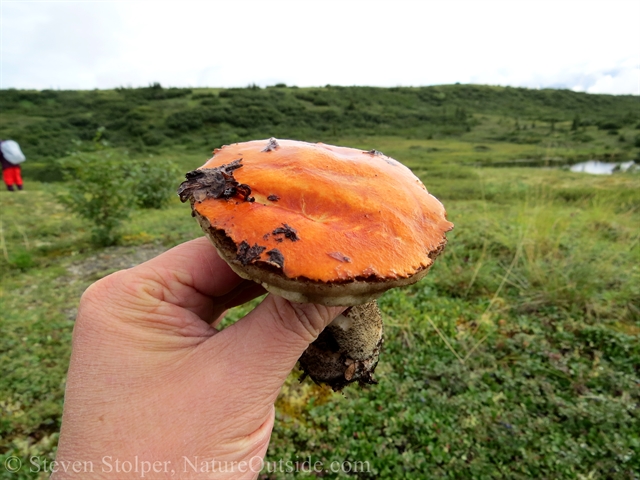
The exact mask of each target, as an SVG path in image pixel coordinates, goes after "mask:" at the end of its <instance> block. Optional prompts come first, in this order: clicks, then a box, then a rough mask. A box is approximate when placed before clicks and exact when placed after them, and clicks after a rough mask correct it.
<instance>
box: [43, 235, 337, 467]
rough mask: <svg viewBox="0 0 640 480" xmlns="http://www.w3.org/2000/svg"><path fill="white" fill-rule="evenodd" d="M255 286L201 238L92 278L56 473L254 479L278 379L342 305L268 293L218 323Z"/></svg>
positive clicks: (257, 291) (78, 329)
mask: <svg viewBox="0 0 640 480" xmlns="http://www.w3.org/2000/svg"><path fill="white" fill-rule="evenodd" d="M262 293H264V290H263V289H262V287H260V286H259V285H258V284H255V283H253V282H249V281H245V280H242V279H241V278H240V277H238V276H237V275H236V274H235V273H233V271H232V270H231V269H230V268H229V266H228V265H227V264H226V263H225V262H224V261H223V260H222V259H220V258H219V257H218V255H217V253H216V250H215V248H214V247H213V246H212V245H211V244H210V243H209V241H208V240H207V239H206V238H200V239H197V240H193V241H190V242H187V243H184V244H182V245H179V246H178V247H175V248H173V249H172V250H169V251H168V252H166V253H164V254H162V255H160V256H158V257H157V258H155V259H153V260H150V261H148V262H146V263H144V264H142V265H139V266H137V267H135V268H132V269H129V270H123V271H120V272H117V273H114V274H112V275H109V276H108V277H105V278H104V279H102V280H100V281H98V282H96V283H95V284H93V285H92V286H91V287H89V289H87V291H86V292H85V293H84V295H83V296H82V300H81V302H80V308H79V311H78V317H77V320H76V325H75V329H74V333H73V351H72V355H71V363H70V366H69V373H68V377H67V387H66V394H65V405H64V414H63V418H62V431H61V436H60V441H59V446H58V453H57V458H56V461H57V464H56V467H57V468H56V470H57V472H56V473H54V475H53V476H52V478H54V479H61V478H75V477H78V478H117V479H124V478H129V477H131V478H140V477H141V473H142V470H147V471H146V472H145V474H144V477H145V478H164V477H171V476H173V477H174V478H216V479H218V478H233V479H242V478H255V477H257V475H258V471H259V469H260V466H261V464H260V461H259V460H260V459H262V458H263V457H264V455H265V453H266V450H267V447H268V444H269V439H270V435H271V430H272V428H273V422H274V401H275V400H276V397H277V396H278V393H279V391H280V388H281V387H282V384H283V383H284V381H285V379H286V377H287V375H288V374H289V372H290V371H291V369H292V368H293V367H294V366H295V364H296V362H297V360H298V358H299V357H300V355H301V354H302V352H303V351H304V350H305V349H306V348H307V346H308V345H309V344H310V343H311V342H313V341H314V340H315V339H316V337H317V336H318V334H319V333H320V332H321V331H322V329H323V328H324V327H325V326H326V325H327V324H329V323H330V322H331V321H332V320H333V319H334V318H335V317H336V316H338V315H339V314H340V313H341V312H342V311H343V310H344V308H342V307H324V306H320V305H311V304H305V305H303V304H294V303H290V302H288V301H286V300H284V299H282V298H280V297H276V296H272V295H269V296H267V297H266V298H265V300H264V301H263V302H262V303H261V304H260V305H259V306H258V307H257V308H256V309H255V310H253V311H252V312H251V313H250V314H248V315H247V316H246V317H244V318H243V319H241V320H239V321H238V322H237V323H235V324H234V325H232V326H230V327H228V328H225V329H224V330H222V331H218V330H217V329H216V325H217V324H218V323H219V322H220V321H221V320H222V318H223V317H224V314H225V312H226V310H227V309H228V308H231V307H233V306H236V305H240V304H242V303H245V302H247V301H249V300H251V299H253V298H255V297H257V296H259V295H261V294H262ZM256 457H257V458H256ZM212 460H213V461H215V462H220V463H211V462H212ZM187 461H188V462H189V463H187ZM73 462H82V463H81V464H73ZM88 462H90V463H88ZM125 462H130V463H129V464H126V463H125ZM143 462H147V463H143ZM154 462H155V463H154ZM225 462H226V463H225ZM242 462H246V463H244V464H243V463H242ZM251 462H252V463H251ZM192 465H196V466H197V467H198V469H197V470H196V471H194V468H192ZM216 465H218V467H219V469H218V470H217V471H216V472H215V473H204V472H203V470H204V469H205V468H207V469H211V467H212V466H214V467H215V466H216ZM65 466H66V467H65ZM74 466H77V467H78V468H77V469H76V470H79V472H78V473H74V472H73V470H74V468H73V467H74ZM89 466H90V467H92V471H93V473H90V474H88V470H87V467H89ZM118 466H119V471H117V467H118ZM127 468H130V469H131V472H129V473H128V474H127V472H126V469H127ZM223 468H226V472H225V471H220V470H222V469H223ZM134 469H136V470H137V471H133V470H134ZM65 470H66V471H65ZM243 470H244V471H243ZM74 476H75V477H74Z"/></svg>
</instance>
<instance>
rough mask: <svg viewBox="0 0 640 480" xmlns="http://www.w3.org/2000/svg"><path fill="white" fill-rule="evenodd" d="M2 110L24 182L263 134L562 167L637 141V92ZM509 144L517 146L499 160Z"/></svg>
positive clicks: (135, 93)
mask: <svg viewBox="0 0 640 480" xmlns="http://www.w3.org/2000/svg"><path fill="white" fill-rule="evenodd" d="M0 110H1V111H2V116H1V117H0V138H13V139H15V140H16V141H18V142H19V143H20V144H21V145H23V147H24V150H25V153H26V155H27V157H28V158H30V159H31V160H33V161H34V162H32V163H30V164H27V165H26V166H25V168H26V171H27V174H28V175H29V174H32V173H33V175H36V172H38V168H43V167H41V166H38V165H36V163H37V162H38V161H41V160H44V159H50V158H57V157H61V156H64V155H65V154H66V153H67V152H69V151H77V150H83V149H87V148H91V146H92V144H93V142H94V141H100V142H103V143H108V144H109V145H111V146H114V147H122V148H126V149H128V150H129V151H130V152H131V153H133V154H134V155H135V154H149V153H156V154H157V153H159V152H161V151H163V150H166V149H171V150H175V149H179V148H184V149H188V150H191V151H199V152H203V153H205V154H207V153H209V152H210V151H211V148H212V146H215V145H222V144H226V143H231V142H234V141H240V140H249V139H252V138H268V137H270V136H275V137H283V138H284V137H286V138H303V139H306V140H309V141H325V142H331V141H334V142H335V141H336V140H337V139H338V138H344V137H355V136H364V137H380V136H393V137H398V136H400V137H403V138H407V139H416V140H432V139H433V140H440V141H442V140H447V139H451V138H456V139H458V140H460V141H462V142H466V143H470V144H472V145H471V147H473V146H474V145H475V147H476V149H475V150H472V154H471V155H469V154H468V153H469V152H464V153H463V154H462V155H461V156H460V158H456V160H461V161H465V162H474V161H483V162H484V161H493V160H496V158H495V157H494V156H493V155H491V154H487V153H486V152H490V151H492V150H493V149H494V148H495V149H496V150H498V151H499V152H500V158H507V159H512V158H514V156H515V158H519V157H518V156H526V157H527V158H538V159H540V158H545V157H548V156H549V154H550V150H553V152H552V153H553V154H554V155H557V156H560V157H562V158H568V159H578V158H588V157H593V156H596V157H599V158H603V157H606V158H616V159H628V158H633V157H635V156H637V155H638V154H637V151H635V150H634V144H635V143H638V142H640V141H639V140H637V138H640V137H637V135H638V133H640V131H639V130H638V127H639V126H640V113H639V112H640V98H639V97H637V96H631V95H627V96H613V95H588V94H585V93H576V92H571V91H568V90H527V89H522V88H508V87H507V88H502V87H488V86H480V85H447V86H439V87H422V88H370V87H336V86H326V87H324V88H304V89H302V88H293V87H284V86H279V87H278V86H276V87H271V88H265V89H261V88H257V87H248V88H242V89H228V90H216V89H193V90H192V89H178V88H168V89H167V88H162V87H161V86H160V85H158V84H155V85H152V86H150V87H148V88H140V89H126V88H122V89H116V90H111V91H98V90H95V91H57V90H44V91H41V92H36V91H21V90H0ZM505 143H508V144H515V145H519V146H520V148H517V149H511V150H510V151H509V152H503V151H502V150H503V146H504V144H505ZM479 144H482V145H479ZM30 170H33V172H31V171H30ZM47 174H48V175H49V176H50V177H51V175H53V174H52V172H51V171H48V172H47ZM39 178H40V179H42V180H46V179H47V176H46V175H44V176H43V175H40V177H39Z"/></svg>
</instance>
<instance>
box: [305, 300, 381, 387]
mask: <svg viewBox="0 0 640 480" xmlns="http://www.w3.org/2000/svg"><path fill="white" fill-rule="evenodd" d="M382 330H383V329H382V317H381V315H380V309H379V308H378V304H377V302H376V301H373V302H369V303H365V304H363V305H356V306H354V307H350V308H349V309H347V310H346V311H345V312H344V313H342V314H341V315H338V317H336V318H335V319H334V320H333V322H331V323H330V324H329V325H328V326H327V328H325V329H324V331H323V332H322V333H321V334H320V335H319V336H318V338H317V339H316V341H315V342H313V343H312V344H311V345H309V347H308V348H307V350H305V352H304V353H303V354H302V356H301V357H300V366H301V367H302V370H303V371H304V373H305V375H308V376H309V377H311V379H312V380H313V381H314V382H316V383H326V384H328V385H329V386H331V388H333V389H334V390H336V391H337V390H341V389H342V388H344V387H345V386H346V385H348V384H349V383H352V382H355V381H357V382H359V383H360V384H361V385H364V384H375V383H377V382H376V381H375V380H374V379H373V371H374V370H375V368H376V365H378V355H379V354H380V348H381V347H382Z"/></svg>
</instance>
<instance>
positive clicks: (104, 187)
mask: <svg viewBox="0 0 640 480" xmlns="http://www.w3.org/2000/svg"><path fill="white" fill-rule="evenodd" d="M58 163H59V165H60V169H61V171H62V172H63V175H64V178H65V180H66V181H67V183H68V190H67V192H66V193H63V194H59V195H58V197H57V198H58V200H59V201H60V202H61V203H62V204H63V205H64V206H65V207H67V208H68V209H69V210H70V211H72V212H73V213H75V214H76V215H78V216H79V217H81V218H83V219H84V220H86V221H88V222H90V223H91V224H92V227H91V240H92V242H93V243H94V244H96V245H98V246H109V245H115V244H117V243H118V242H119V240H120V233H119V231H118V230H119V227H120V225H121V223H122V222H123V221H124V220H125V219H127V218H128V217H129V215H130V213H131V208H132V193H131V192H132V190H133V187H134V179H135V176H134V175H131V165H130V162H128V161H127V160H126V159H123V158H122V156H120V155H117V154H116V153H114V152H97V153H83V154H75V155H72V156H69V157H66V158H64V159H62V160H60V161H59V162H58Z"/></svg>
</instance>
